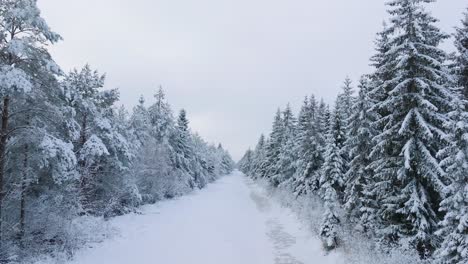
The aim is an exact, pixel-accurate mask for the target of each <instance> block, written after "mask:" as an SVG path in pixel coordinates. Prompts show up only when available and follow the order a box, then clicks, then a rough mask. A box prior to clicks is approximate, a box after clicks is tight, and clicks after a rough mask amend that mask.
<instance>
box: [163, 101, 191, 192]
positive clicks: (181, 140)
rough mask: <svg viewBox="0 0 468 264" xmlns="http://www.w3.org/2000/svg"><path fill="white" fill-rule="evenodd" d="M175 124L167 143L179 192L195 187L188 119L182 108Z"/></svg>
mask: <svg viewBox="0 0 468 264" xmlns="http://www.w3.org/2000/svg"><path fill="white" fill-rule="evenodd" d="M176 123H177V125H176V127H175V129H174V131H173V132H172V135H171V137H170V141H169V144H170V146H171V152H172V153H171V161H172V166H173V168H174V169H175V170H176V177H177V179H179V180H178V181H179V183H181V185H180V186H179V188H180V190H179V192H180V194H182V193H185V192H187V190H188V189H193V188H194V187H195V179H194V176H193V167H192V166H193V161H194V153H193V146H192V144H191V143H192V142H191V135H190V131H189V127H188V124H189V121H188V119H187V113H186V111H185V110H184V109H182V110H180V112H179V115H178V118H177V122H176Z"/></svg>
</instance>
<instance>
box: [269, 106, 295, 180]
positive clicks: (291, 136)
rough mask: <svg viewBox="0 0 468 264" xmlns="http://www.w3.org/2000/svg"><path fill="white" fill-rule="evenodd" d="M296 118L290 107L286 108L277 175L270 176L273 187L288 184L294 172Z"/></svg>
mask: <svg viewBox="0 0 468 264" xmlns="http://www.w3.org/2000/svg"><path fill="white" fill-rule="evenodd" d="M296 123H297V121H296V118H295V117H294V114H293V112H292V110H291V107H290V105H289V104H288V105H287V106H286V109H285V110H284V111H283V118H282V132H281V133H282V135H283V136H282V142H281V145H280V150H279V157H278V164H277V165H276V166H277V168H278V169H277V171H278V172H277V174H276V175H273V176H272V181H273V183H274V184H275V185H280V184H290V183H291V181H292V180H293V178H292V177H293V175H294V174H295V172H296V165H297V164H296V162H297V157H298V156H297V153H296V149H297V147H296V125H297V124H296Z"/></svg>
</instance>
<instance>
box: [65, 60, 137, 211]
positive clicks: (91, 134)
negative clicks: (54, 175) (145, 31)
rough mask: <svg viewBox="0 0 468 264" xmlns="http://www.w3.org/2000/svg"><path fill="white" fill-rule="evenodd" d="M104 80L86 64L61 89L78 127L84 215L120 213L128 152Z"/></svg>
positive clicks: (113, 97) (112, 93) (76, 145)
mask: <svg viewBox="0 0 468 264" xmlns="http://www.w3.org/2000/svg"><path fill="white" fill-rule="evenodd" d="M104 78H105V77H104V75H100V74H99V73H98V72H97V71H93V70H92V69H91V68H90V66H89V65H85V66H84V67H83V68H82V69H81V70H77V69H75V70H73V71H71V72H70V73H69V74H68V75H67V76H66V77H65V79H64V80H63V89H64V91H65V95H66V100H67V104H68V106H69V107H71V108H72V109H73V110H74V112H75V119H76V120H77V122H78V124H79V137H78V138H77V139H76V140H74V149H75V152H76V153H77V156H78V165H79V173H80V192H81V203H82V206H83V210H84V213H90V214H102V213H104V214H120V213H121V212H120V210H121V209H120V208H118V207H119V206H120V205H119V204H118V203H119V201H120V200H119V199H120V198H119V195H120V193H121V191H122V189H123V188H125V186H124V182H125V181H124V179H123V174H124V172H126V171H127V170H128V169H129V166H130V159H131V152H130V147H129V143H128V142H127V139H126V138H125V137H124V136H123V135H121V134H120V133H119V132H118V131H117V129H116V127H115V123H114V122H113V120H114V118H115V117H116V112H115V110H114V109H113V108H112V107H113V105H114V103H115V102H116V101H117V100H118V96H119V95H118V92H117V90H104V89H103V87H104ZM71 140H73V139H71ZM110 201H112V202H115V204H114V203H110Z"/></svg>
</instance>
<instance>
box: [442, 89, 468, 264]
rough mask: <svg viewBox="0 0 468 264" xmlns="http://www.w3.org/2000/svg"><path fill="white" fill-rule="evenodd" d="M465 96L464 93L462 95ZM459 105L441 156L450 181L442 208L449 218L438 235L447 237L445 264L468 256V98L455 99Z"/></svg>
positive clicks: (463, 259) (444, 255) (443, 222)
mask: <svg viewBox="0 0 468 264" xmlns="http://www.w3.org/2000/svg"><path fill="white" fill-rule="evenodd" d="M462 96H463V95H462V94H461V95H460V98H461V97H462ZM452 103H454V104H455V105H456V108H455V110H454V111H453V112H451V113H450V114H449V116H450V118H451V122H450V123H449V124H450V125H449V127H450V129H451V131H453V132H452V133H451V135H450V143H449V144H448V146H447V147H445V148H444V149H443V150H442V151H440V152H439V156H440V157H441V158H442V161H441V166H442V167H443V168H444V169H445V171H446V173H447V178H448V181H449V182H450V184H449V185H448V186H447V187H446V188H445V189H444V199H443V201H442V202H441V205H440V206H441V209H440V210H441V211H443V212H445V218H444V220H443V221H442V222H441V226H442V227H441V229H440V230H438V235H439V236H440V237H441V238H442V239H443V243H442V245H441V247H440V248H439V249H438V252H437V254H436V257H437V258H438V260H439V261H440V262H441V263H444V264H445V263H446V264H455V263H462V262H463V261H466V260H467V259H468V112H466V110H465V109H466V104H467V101H466V100H463V99H459V100H457V99H454V100H453V101H452Z"/></svg>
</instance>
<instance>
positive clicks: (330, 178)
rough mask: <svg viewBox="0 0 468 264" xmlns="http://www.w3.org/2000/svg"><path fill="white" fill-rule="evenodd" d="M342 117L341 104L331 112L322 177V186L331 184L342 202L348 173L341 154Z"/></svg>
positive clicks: (342, 140)
mask: <svg viewBox="0 0 468 264" xmlns="http://www.w3.org/2000/svg"><path fill="white" fill-rule="evenodd" d="M341 117H342V116H341V115H340V114H339V106H338V105H336V106H335V109H334V111H333V113H332V114H331V120H330V126H329V128H328V133H327V142H326V146H325V147H326V149H325V162H324V164H323V168H322V174H321V177H320V188H321V189H322V188H323V185H324V184H329V185H330V186H331V187H332V188H333V189H334V190H335V191H336V198H337V200H336V201H337V202H338V201H339V202H342V198H343V191H344V186H345V173H346V171H345V162H346V161H345V159H344V158H343V156H342V155H341V153H342V152H343V151H342V150H343V148H344V146H345V141H344V134H345V128H344V126H343V120H342V119H341ZM325 191H326V190H325Z"/></svg>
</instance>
